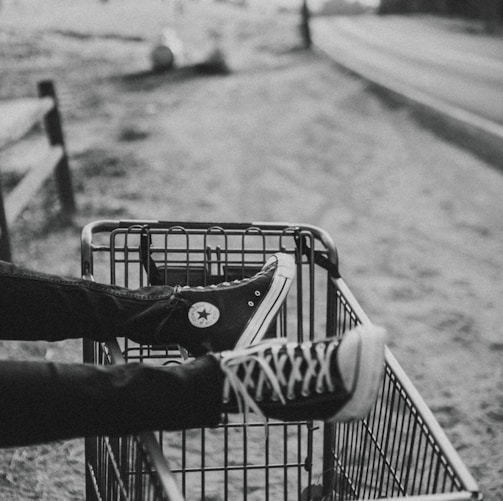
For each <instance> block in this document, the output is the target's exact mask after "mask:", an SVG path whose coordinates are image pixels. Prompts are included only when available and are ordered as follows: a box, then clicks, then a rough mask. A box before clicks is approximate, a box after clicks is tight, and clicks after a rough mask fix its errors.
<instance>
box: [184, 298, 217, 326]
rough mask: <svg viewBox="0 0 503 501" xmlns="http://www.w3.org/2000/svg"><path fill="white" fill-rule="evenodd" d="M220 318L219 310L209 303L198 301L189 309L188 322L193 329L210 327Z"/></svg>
mask: <svg viewBox="0 0 503 501" xmlns="http://www.w3.org/2000/svg"><path fill="white" fill-rule="evenodd" d="M219 318H220V310H219V309H218V308H217V307H216V306H215V305H213V304H211V303H206V302H204V301H200V302H198V303H194V304H193V305H192V306H191V307H190V309H189V321H190V323H191V324H192V325H193V326H194V327H199V328H200V329H204V328H206V327H211V326H212V325H214V324H215V323H216V322H217V320H218V319H219Z"/></svg>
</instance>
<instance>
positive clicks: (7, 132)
mask: <svg viewBox="0 0 503 501" xmlns="http://www.w3.org/2000/svg"><path fill="white" fill-rule="evenodd" d="M38 95H39V97H38V98H26V99H15V100H12V101H6V102H3V103H2V102H1V101H0V151H2V150H5V149H8V148H9V147H12V146H13V145H14V144H16V143H18V142H19V141H20V140H21V139H23V138H24V137H25V136H26V135H27V134H28V132H29V131H30V130H32V129H33V127H34V126H35V125H36V124H37V123H39V122H43V123H44V129H45V133H46V135H47V139H48V141H49V149H48V151H47V152H45V154H44V155H43V156H42V158H41V159H40V161H37V162H36V165H33V166H32V167H30V169H29V170H28V171H27V173H26V174H25V175H24V176H23V178H22V179H21V181H19V183H18V184H17V185H16V186H15V187H14V188H13V189H12V191H10V192H9V193H8V194H7V195H6V196H5V197H4V196H3V190H2V184H1V176H0V259H2V260H4V261H10V260H11V259H12V251H11V245H10V239H9V228H10V227H11V226H12V225H13V224H14V223H15V221H16V220H17V218H18V217H19V216H20V215H21V213H22V212H23V211H24V210H25V209H26V207H27V205H28V204H29V202H30V200H31V199H32V197H33V196H34V195H35V193H36V192H37V191H38V190H39V189H40V188H41V186H42V185H43V184H44V182H45V180H46V179H47V178H48V177H49V176H50V175H51V174H54V177H55V181H56V187H57V191H58V194H59V199H60V202H61V210H62V214H63V216H64V218H65V219H71V218H72V216H73V214H74V213H75V210H76V206H75V198H74V194H73V188H72V181H71V173H70V168H69V165H68V156H67V153H66V148H65V141H64V136H63V128H62V124H61V117H60V113H59V109H58V101H57V97H56V91H55V88H54V84H53V82H52V81H50V80H45V81H41V82H39V83H38ZM0 172H1V166H0Z"/></svg>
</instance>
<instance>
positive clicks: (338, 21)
mask: <svg viewBox="0 0 503 501" xmlns="http://www.w3.org/2000/svg"><path fill="white" fill-rule="evenodd" d="M312 29H313V36H314V40H315V43H316V44H317V45H318V46H319V47H320V48H322V49H323V50H325V51H326V52H328V53H329V54H330V55H331V57H333V58H334V59H335V60H337V61H338V62H340V63H341V64H343V65H344V66H347V67H349V68H350V69H352V70H354V71H356V72H358V73H360V74H362V75H364V76H368V77H370V79H376V80H377V81H378V82H382V81H384V82H388V83H389V84H390V85H393V86H398V87H402V88H408V89H413V90H414V91H416V92H420V93H423V94H425V95H427V96H430V97H432V98H434V99H437V100H439V101H441V102H443V103H446V104H448V105H450V106H455V107H458V108H461V109H462V110H466V111H468V112H470V113H473V114H475V115H477V116H479V117H482V118H484V119H488V120H490V121H492V122H496V123H497V124H500V125H503V38H502V37H489V36H486V35H483V34H481V33H473V32H472V33H470V32H468V31H466V29H463V25H462V24H461V23H460V22H456V21H454V22H453V21H450V22H449V21H448V20H444V19H435V18H422V17H418V18H415V17H414V18H411V17H399V16H390V17H381V16H373V15H365V16H352V17H342V16H337V17H318V18H313V23H312Z"/></svg>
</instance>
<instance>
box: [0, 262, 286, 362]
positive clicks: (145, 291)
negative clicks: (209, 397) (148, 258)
mask: <svg viewBox="0 0 503 501" xmlns="http://www.w3.org/2000/svg"><path fill="white" fill-rule="evenodd" d="M294 274H295V264H294V262H293V258H292V257H291V256H289V255H286V254H277V255H274V256H272V257H271V258H270V259H269V260H268V262H267V263H266V264H265V265H264V267H263V268H262V270H261V271H260V272H259V273H257V274H256V275H255V276H254V277H251V278H249V279H244V280H236V281H234V282H232V283H227V282H224V283H223V284H219V285H211V286H207V287H193V288H190V287H176V288H173V287H170V286H167V285H166V286H152V287H143V288H141V289H135V290H130V289H125V288H122V287H118V286H112V285H105V284H99V283H95V282H90V281H87V280H80V279H74V278H64V277H59V276H54V275H48V274H44V273H39V272H35V271H31V270H27V269H24V268H20V267H17V266H15V265H12V264H9V263H4V262H1V261H0V339H10V340H46V341H59V340H62V339H69V338H88V339H92V340H95V341H105V340H108V339H111V338H114V337H118V336H125V337H128V338H130V339H132V340H133V341H136V342H139V343H143V344H156V345H169V344H179V345H181V346H183V347H184V348H187V349H188V350H189V351H190V352H191V353H192V354H194V355H202V354H205V353H207V352H209V351H222V350H226V349H231V348H234V346H236V345H238V346H240V347H242V346H247V345H248V344H251V343H252V342H257V341H259V340H260V339H261V338H262V337H263V336H264V335H265V333H266V331H267V328H268V326H269V325H270V323H271V322H272V320H273V319H274V317H275V315H276V314H277V312H278V310H279V308H280V307H281V305H282V303H283V302H284V299H285V298H286V295H287V294H288V291H289V288H290V285H291V283H292V280H293V277H294Z"/></svg>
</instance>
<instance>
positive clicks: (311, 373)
mask: <svg viewBox="0 0 503 501" xmlns="http://www.w3.org/2000/svg"><path fill="white" fill-rule="evenodd" d="M383 372H384V339H383V335H382V333H381V331H380V330H379V329H375V328H374V327H372V326H365V327H363V326H360V327H358V328H356V329H354V330H352V331H350V332H349V333H347V334H346V335H345V336H344V337H343V339H342V341H339V340H337V339H335V338H332V339H327V340H323V341H318V342H306V343H302V344H297V343H288V342H286V341H285V340H278V339H276V340H271V341H268V342H264V343H260V344H259V345H255V346H252V347H249V348H245V349H241V350H235V351H227V352H224V353H221V354H210V355H206V356H204V357H201V358H198V359H196V360H193V361H191V362H187V363H185V364H182V365H179V366H168V367H162V368H161V367H150V366H146V365H141V364H129V365H122V366H105V367H96V366H91V365H64V364H54V363H49V362H15V361H4V362H0V402H1V405H0V446H2V447H9V446H17V445H26V444H31V443H37V442H45V441H50V440H57V439H67V438H73V437H82V436H91V435H100V434H107V435H123V434H135V433H138V432H141V431H145V430H160V429H163V430H179V429H187V428H194V427H201V426H215V425H216V424H218V423H219V421H220V419H221V413H222V412H236V411H240V410H246V409H251V410H253V411H255V412H257V413H259V414H261V415H263V416H265V417H268V418H273V419H280V420H284V421H294V420H329V421H331V420H338V421H347V420H353V419H360V418H363V417H364V416H365V415H366V414H367V413H368V412H369V411H370V409H371V406H372V405H373V403H374V401H375V399H376V396H377V392H378V390H379V387H380V385H381V381H382V377H383Z"/></svg>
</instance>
